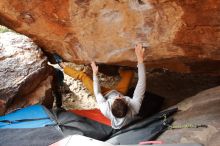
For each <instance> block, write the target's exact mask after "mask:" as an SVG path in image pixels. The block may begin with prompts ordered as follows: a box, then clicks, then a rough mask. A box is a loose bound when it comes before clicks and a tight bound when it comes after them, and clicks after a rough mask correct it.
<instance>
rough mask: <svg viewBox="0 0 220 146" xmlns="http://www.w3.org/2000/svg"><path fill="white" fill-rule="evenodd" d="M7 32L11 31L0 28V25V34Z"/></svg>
mask: <svg viewBox="0 0 220 146" xmlns="http://www.w3.org/2000/svg"><path fill="white" fill-rule="evenodd" d="M9 31H11V30H10V29H8V28H7V27H5V26H1V25H0V33H4V32H9Z"/></svg>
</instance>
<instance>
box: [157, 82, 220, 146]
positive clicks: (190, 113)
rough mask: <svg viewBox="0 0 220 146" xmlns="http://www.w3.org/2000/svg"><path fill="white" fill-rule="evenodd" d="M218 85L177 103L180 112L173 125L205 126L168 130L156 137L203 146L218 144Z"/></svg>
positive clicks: (219, 101) (219, 127)
mask: <svg viewBox="0 0 220 146" xmlns="http://www.w3.org/2000/svg"><path fill="white" fill-rule="evenodd" d="M219 105H220V86H218V87H216V88H212V89H209V90H205V91H203V92H200V93H199V94H197V95H195V96H193V97H190V98H188V99H186V100H185V101H182V102H181V103H179V104H177V107H178V108H179V110H181V111H180V112H177V114H176V115H175V116H174V118H175V121H174V123H173V125H191V124H204V125H207V126H208V127H207V128H183V129H175V130H168V131H166V132H165V133H163V134H162V135H161V136H160V137H159V138H158V139H160V140H163V141H164V142H165V143H201V144H204V145H205V146H218V145H219V144H220V135H219V134H220V106H219Z"/></svg>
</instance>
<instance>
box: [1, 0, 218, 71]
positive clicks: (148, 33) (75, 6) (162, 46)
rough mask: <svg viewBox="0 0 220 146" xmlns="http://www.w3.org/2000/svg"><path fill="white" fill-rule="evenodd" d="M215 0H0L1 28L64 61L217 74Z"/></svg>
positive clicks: (216, 8) (216, 7)
mask: <svg viewBox="0 0 220 146" xmlns="http://www.w3.org/2000/svg"><path fill="white" fill-rule="evenodd" d="M219 9H220V1H219V0H202V1H200V0H176V1H173V0H157V1H155V0H103V1H95V0H65V1H63V0H56V1H55V0H47V1H44V0H38V1H34V0H28V1H17V0H1V1H0V24H2V25H5V26H7V27H9V28H11V29H13V30H15V31H17V32H20V33H23V34H25V35H27V36H29V37H30V38H32V39H33V40H34V41H35V42H36V43H37V44H38V45H39V46H40V47H42V48H43V49H44V50H45V51H47V52H51V53H53V52H56V53H58V54H60V55H61V56H62V57H63V58H65V60H67V61H71V62H76V63H77V62H81V63H88V62H89V61H90V60H95V61H97V62H98V63H104V64H117V65H126V66H134V65H135V64H136V63H135V62H136V58H135V55H134V52H133V49H132V48H133V47H134V45H135V44H136V43H137V42H141V43H143V44H144V45H145V46H148V49H147V50H146V54H145V64H146V66H147V67H153V68H158V67H159V68H167V69H169V70H172V71H177V72H185V73H186V72H187V73H191V72H193V73H205V74H207V73H208V74H219V73H220V67H219V64H220V49H219V48H220V45H219V44H220V33H219V32H220V11H219Z"/></svg>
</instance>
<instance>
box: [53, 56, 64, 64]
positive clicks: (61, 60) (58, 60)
mask: <svg viewBox="0 0 220 146" xmlns="http://www.w3.org/2000/svg"><path fill="white" fill-rule="evenodd" d="M53 57H54V59H55V61H56V63H57V64H60V63H61V62H63V59H62V58H61V57H60V56H59V55H57V54H53Z"/></svg>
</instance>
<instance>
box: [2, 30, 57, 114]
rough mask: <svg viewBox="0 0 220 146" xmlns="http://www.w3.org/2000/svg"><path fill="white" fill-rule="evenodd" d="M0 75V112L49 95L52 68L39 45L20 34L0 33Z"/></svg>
mask: <svg viewBox="0 0 220 146" xmlns="http://www.w3.org/2000/svg"><path fill="white" fill-rule="evenodd" d="M0 78H1V80H0V115H2V114H4V113H5V112H10V111H12V110H15V109H17V108H21V107H24V106H27V105H31V104H36V103H42V102H43V101H44V99H45V97H47V96H50V95H49V92H51V82H52V79H53V76H52V69H51V68H49V67H48V65H47V59H46V57H45V56H44V54H43V52H42V51H41V50H40V48H39V47H38V46H36V45H35V44H34V43H33V42H32V41H31V40H30V39H29V38H27V37H25V36H23V35H19V34H15V33H13V32H7V33H0ZM47 92H48V93H47ZM46 94H47V96H46Z"/></svg>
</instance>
